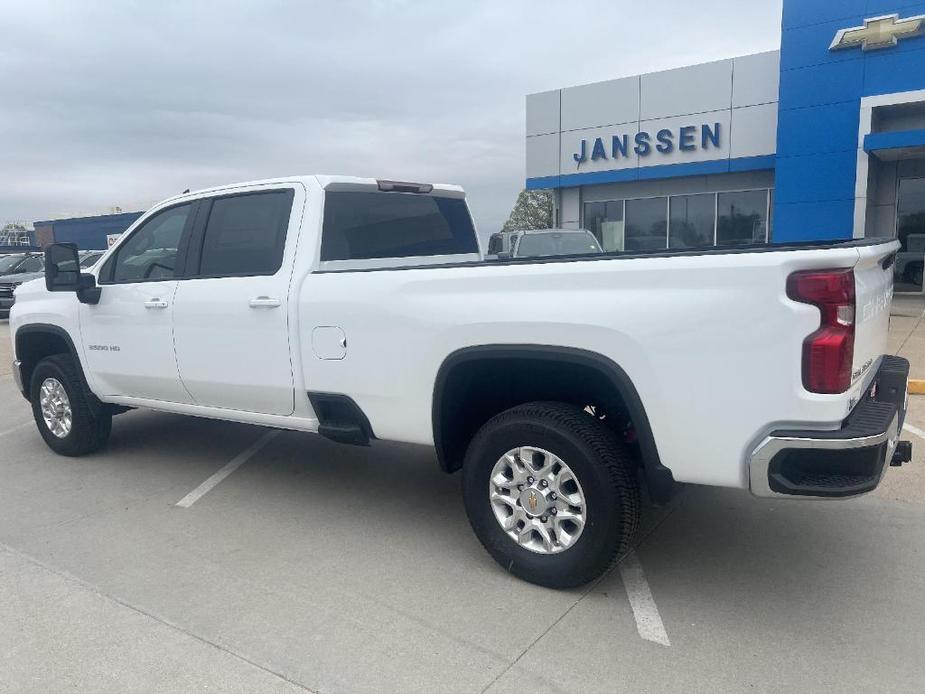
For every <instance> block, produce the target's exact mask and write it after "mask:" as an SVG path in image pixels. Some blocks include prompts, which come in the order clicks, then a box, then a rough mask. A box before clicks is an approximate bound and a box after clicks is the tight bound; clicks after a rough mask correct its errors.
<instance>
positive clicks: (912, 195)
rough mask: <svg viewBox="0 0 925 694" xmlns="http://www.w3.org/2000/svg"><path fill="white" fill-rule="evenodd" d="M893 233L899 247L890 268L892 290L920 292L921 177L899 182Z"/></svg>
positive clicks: (924, 260)
mask: <svg viewBox="0 0 925 694" xmlns="http://www.w3.org/2000/svg"><path fill="white" fill-rule="evenodd" d="M896 232H897V237H898V238H899V242H900V243H901V244H902V246H901V247H900V249H899V253H897V254H896V263H895V264H894V266H893V268H894V270H893V273H894V279H895V285H896V291H898V292H920V291H922V274H923V273H922V269H923V266H925V178H901V179H900V180H899V192H898V198H897V201H896Z"/></svg>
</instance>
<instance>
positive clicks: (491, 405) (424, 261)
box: [11, 176, 910, 587]
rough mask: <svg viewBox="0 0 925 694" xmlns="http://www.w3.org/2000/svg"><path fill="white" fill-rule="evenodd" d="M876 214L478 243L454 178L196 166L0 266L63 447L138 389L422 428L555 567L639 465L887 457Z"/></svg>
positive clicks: (853, 475) (832, 487)
mask: <svg viewBox="0 0 925 694" xmlns="http://www.w3.org/2000/svg"><path fill="white" fill-rule="evenodd" d="M898 247H899V244H898V243H897V242H895V241H890V240H879V239H874V240H870V241H863V240H861V241H851V242H835V243H828V244H815V245H813V244H809V245H797V246H762V247H740V248H733V249H728V248H726V249H716V248H708V249H700V250H687V251H684V252H677V251H671V252H669V251H662V252H645V253H635V254H634V253H621V254H609V255H608V254H600V253H595V254H589V255H587V256H568V257H558V258H557V257H551V258H550V257H544V258H542V259H537V258H509V259H495V260H491V259H486V258H484V257H483V255H482V253H481V251H480V248H479V243H478V237H477V235H476V232H475V229H474V227H473V224H472V221H471V218H470V215H469V211H468V208H467V205H466V202H465V197H464V194H463V191H462V189H460V188H458V187H456V186H449V185H430V184H415V183H401V182H395V181H382V180H375V179H359V178H349V177H338V176H306V177H299V178H285V179H279V180H270V181H262V182H257V183H247V184H240V185H233V186H227V187H222V188H214V189H210V190H204V191H200V192H196V193H189V194H184V195H181V196H178V197H175V198H171V199H169V200H167V201H165V202H163V203H161V204H159V205H157V206H156V207H154V208H153V209H151V210H150V211H149V212H148V213H147V214H145V215H144V216H143V217H142V218H140V219H139V220H138V221H137V222H136V223H135V224H134V225H133V226H132V227H131V228H130V229H129V230H128V231H127V232H126V233H125V234H123V235H122V237H121V238H120V239H119V241H118V243H117V244H116V245H115V246H114V247H113V248H112V249H110V250H109V251H108V252H107V254H106V256H105V257H104V258H103V259H102V260H101V262H99V263H97V265H96V266H95V267H94V268H93V269H92V270H91V271H90V272H87V273H81V272H80V269H79V267H78V263H77V256H76V249H75V248H74V247H73V246H68V245H67V244H55V245H53V246H51V247H49V248H48V249H47V251H46V257H47V262H46V274H45V279H44V281H42V280H36V281H32V282H29V283H26V284H24V285H22V286H21V287H19V288H18V289H17V291H16V303H15V304H14V305H13V308H12V316H11V334H12V340H13V347H14V354H15V368H14V373H15V376H16V378H17V379H18V383H19V385H20V388H21V390H22V392H23V395H25V397H26V398H27V399H28V400H29V402H30V403H31V405H32V410H33V413H34V416H35V421H36V424H37V426H38V429H39V432H40V433H41V435H42V437H43V438H44V440H45V441H46V443H47V444H48V445H49V446H50V447H51V448H52V449H54V450H55V451H57V452H59V453H61V454H63V455H70V456H76V455H83V454H86V453H89V452H91V451H94V450H97V449H99V448H100V447H102V446H103V445H104V444H105V443H106V440H107V437H108V436H109V432H110V426H111V421H112V416H113V414H115V413H117V412H120V411H122V410H124V409H126V408H136V407H142V408H151V409H155V410H162V411H168V412H177V413H184V414H190V415H198V416H203V417H213V418H219V419H225V420H231V421H236V422H248V423H251V424H260V425H264V426H268V427H278V428H284V429H293V430H298V431H307V432H315V433H318V434H320V435H322V436H326V437H328V438H330V439H334V440H335V441H341V442H344V443H350V444H361V445H362V444H368V443H369V442H370V440H371V439H387V440H392V441H402V442H408V443H414V444H423V445H427V446H433V447H434V448H435V449H436V454H437V456H436V457H437V460H438V461H439V465H440V466H441V467H442V468H443V469H444V470H446V471H447V472H453V471H456V470H462V482H463V497H464V503H465V507H466V511H467V513H468V516H469V519H470V521H471V524H472V527H473V529H474V530H475V533H476V534H477V535H478V537H479V539H480V540H481V542H482V543H483V544H484V546H485V547H486V549H487V550H488V552H489V553H490V554H491V555H492V556H493V557H494V558H495V559H496V560H497V561H498V562H499V563H500V564H501V565H502V566H503V567H504V568H505V569H507V570H509V571H511V572H512V573H514V574H516V575H517V576H520V577H522V578H525V579H527V580H529V581H533V582H536V583H540V584H543V585H547V586H554V587H564V586H574V585H578V584H582V583H585V582H587V581H589V580H591V579H593V578H595V577H596V576H599V575H600V574H601V573H602V572H603V571H605V570H606V569H607V568H608V566H609V565H610V564H611V562H613V561H614V560H615V559H616V558H617V557H619V556H620V554H621V553H623V552H624V551H626V549H627V548H628V547H629V546H630V542H631V541H632V538H633V533H634V531H635V529H636V526H637V522H638V517H639V507H640V485H645V487H646V488H647V491H648V494H649V496H650V497H651V498H652V499H653V500H655V501H656V502H664V501H666V500H667V499H668V498H669V496H670V495H671V493H672V487H673V484H674V483H675V482H688V483H696V484H704V485H717V486H724V487H738V488H742V489H749V490H751V492H752V493H753V494H755V495H757V496H764V497H782V498H784V497H791V498H796V497H803V498H820V497H821V498H825V497H850V496H855V495H858V494H861V493H864V492H868V491H870V490H872V489H874V487H876V486H877V484H878V483H879V481H880V479H881V476H882V475H883V474H884V471H885V467H886V466H887V465H888V464H890V463H900V462H903V461H905V460H907V459H908V458H909V455H910V450H909V445H908V444H907V443H905V442H902V443H900V442H899V434H900V431H901V429H902V423H903V417H904V415H905V409H906V391H907V388H906V382H907V375H908V368H909V367H908V363H907V362H906V361H905V360H903V359H900V358H897V357H893V356H885V355H884V352H885V350H886V345H887V330H888V325H889V313H890V299H891V296H892V281H893V279H892V277H893V270H892V267H891V265H892V263H893V262H894V261H895V257H896V251H897V248H898Z"/></svg>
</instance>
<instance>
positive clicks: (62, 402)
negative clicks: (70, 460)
mask: <svg viewBox="0 0 925 694" xmlns="http://www.w3.org/2000/svg"><path fill="white" fill-rule="evenodd" d="M91 397H92V396H91V395H90V394H89V393H88V392H87V390H86V387H85V386H84V384H83V379H82V378H81V375H80V372H79V371H78V370H77V367H76V365H75V364H74V361H73V359H72V358H71V357H70V356H68V355H65V354H56V355H54V356H51V357H47V358H45V359H43V360H42V361H40V362H39V363H38V365H36V367H35V370H34V371H33V372H32V380H31V382H30V389H29V399H30V401H31V403H32V416H33V418H34V419H35V423H36V425H37V426H38V428H39V433H40V434H41V435H42V438H43V439H45V443H47V444H48V447H49V448H51V449H52V450H53V451H55V452H56V453H60V454H61V455H68V456H79V455H85V454H87V453H92V452H93V451H95V450H98V449H99V448H102V447H103V446H104V445H106V442H107V441H108V440H109V432H110V429H111V427H112V415H111V414H110V413H109V412H108V411H107V410H106V409H105V408H104V407H103V406H102V405H101V404H99V403H96V402H92V401H91Z"/></svg>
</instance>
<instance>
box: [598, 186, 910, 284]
mask: <svg viewBox="0 0 925 694" xmlns="http://www.w3.org/2000/svg"><path fill="white" fill-rule="evenodd" d="M909 180H910V181H913V180H914V181H922V182H923V183H919V184H918V185H919V189H920V191H921V199H922V200H923V201H925V179H909ZM910 190H911V189H910ZM910 200H911V198H910ZM773 205H774V189H773V188H771V189H768V188H762V189H760V190H746V191H739V192H731V193H695V194H691V195H672V196H669V197H659V198H639V199H635V200H612V201H608V202H588V203H585V205H584V218H583V219H584V228H585V229H589V230H590V231H591V233H593V234H594V236H595V237H597V240H598V241H599V242H600V244H601V248H603V250H604V252H605V253H620V252H623V251H627V252H630V253H632V252H635V251H660V250H664V249H666V248H671V249H675V250H683V249H685V248H705V247H707V248H708V247H711V246H714V245H716V246H719V247H722V246H737V245H742V244H753V243H756V244H757V243H769V242H770V240H771V220H770V219H769V217H770V214H771V209H772V208H773ZM922 214H923V216H922V220H923V221H922V241H921V244H922V245H925V202H923V204H922ZM919 286H920V288H921V284H920V285H919Z"/></svg>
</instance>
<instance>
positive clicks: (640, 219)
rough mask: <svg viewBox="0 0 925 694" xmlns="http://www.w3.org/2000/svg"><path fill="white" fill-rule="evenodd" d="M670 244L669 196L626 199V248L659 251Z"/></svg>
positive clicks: (628, 249) (629, 249)
mask: <svg viewBox="0 0 925 694" xmlns="http://www.w3.org/2000/svg"><path fill="white" fill-rule="evenodd" d="M667 245H668V198H646V199H643V200H627V201H626V250H627V251H658V250H662V249H664V248H666V247H667Z"/></svg>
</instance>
